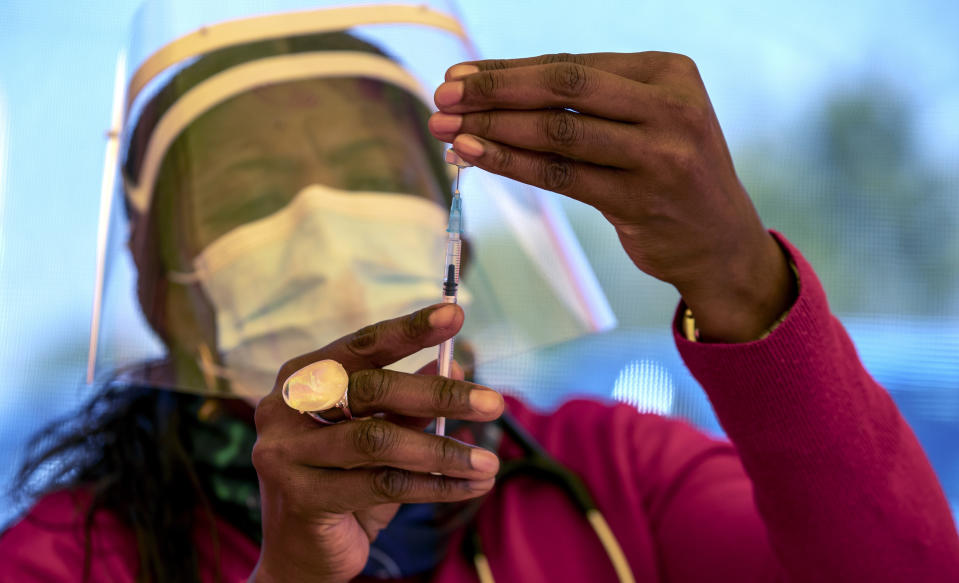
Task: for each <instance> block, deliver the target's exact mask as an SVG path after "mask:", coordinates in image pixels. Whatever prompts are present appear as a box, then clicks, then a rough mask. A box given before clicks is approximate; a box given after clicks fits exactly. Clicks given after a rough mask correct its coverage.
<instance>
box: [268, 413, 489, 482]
mask: <svg viewBox="0 0 959 583" xmlns="http://www.w3.org/2000/svg"><path fill="white" fill-rule="evenodd" d="M311 433H312V435H310V434H309V433H303V434H298V435H296V436H292V437H290V438H288V440H287V444H286V445H287V447H289V448H290V451H291V452H295V453H294V454H293V455H295V456H296V457H295V458H294V459H292V460H291V461H294V462H295V463H299V464H301V465H309V466H313V467H324V468H340V469H356V468H363V467H378V466H390V467H394V468H400V469H403V470H409V471H412V472H425V473H429V472H438V473H441V474H443V475H445V476H451V477H456V478H467V479H472V480H479V479H487V478H492V477H494V476H495V475H496V472H497V471H498V470H499V459H498V458H497V457H496V454H494V453H492V452H490V451H487V450H485V449H482V448H479V447H472V446H469V445H466V444H465V443H463V442H461V441H458V440H456V439H452V438H449V437H439V436H436V435H433V434H430V433H424V432H422V431H417V430H414V429H409V428H406V427H400V426H398V425H394V424H393V423H390V422H389V421H385V420H383V419H376V418H369V419H358V420H356V421H352V422H349V423H339V424H337V425H334V426H330V427H322V428H319V429H318V430H317V431H315V432H311ZM320 437H322V443H323V446H322V447H317V443H318V440H319V439H320Z"/></svg>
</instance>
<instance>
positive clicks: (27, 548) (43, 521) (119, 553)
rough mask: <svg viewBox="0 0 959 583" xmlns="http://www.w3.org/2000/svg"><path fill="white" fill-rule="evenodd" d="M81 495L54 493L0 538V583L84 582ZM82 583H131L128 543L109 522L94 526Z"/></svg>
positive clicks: (133, 558) (132, 556)
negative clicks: (85, 572)
mask: <svg viewBox="0 0 959 583" xmlns="http://www.w3.org/2000/svg"><path fill="white" fill-rule="evenodd" d="M82 498H85V497H84V496H83V495H80V494H76V493H73V492H57V493H54V494H50V495H48V496H45V497H44V498H42V499H41V500H40V501H39V502H37V504H36V505H35V506H34V507H33V508H32V509H31V510H30V512H29V513H28V514H27V515H26V516H24V517H23V518H22V519H21V520H20V521H19V522H18V523H16V524H14V525H13V526H12V527H11V528H10V529H8V530H7V531H6V532H4V533H3V535H2V536H0V581H22V582H23V583H33V582H40V581H43V582H46V581H50V582H52V581H56V582H58V583H61V582H62V583H68V582H74V581H75V582H77V583H80V582H81V581H84V556H85V552H86V549H85V544H84V541H85V535H84V527H83V521H84V514H85V512H84V509H85V508H86V500H85V499H82ZM93 533H94V535H93V538H92V541H91V551H92V556H91V561H90V565H89V568H90V573H89V577H88V578H87V579H86V580H87V581H97V582H101V581H102V582H103V583H127V582H131V581H134V580H135V579H136V577H135V574H136V565H137V554H136V546H135V542H134V541H133V540H132V539H133V537H131V536H129V533H128V531H127V530H126V529H125V528H123V527H122V525H120V524H119V523H118V522H117V521H116V520H115V519H114V518H113V517H112V516H110V515H109V514H107V513H99V514H98V515H97V517H96V520H95V521H94V527H93Z"/></svg>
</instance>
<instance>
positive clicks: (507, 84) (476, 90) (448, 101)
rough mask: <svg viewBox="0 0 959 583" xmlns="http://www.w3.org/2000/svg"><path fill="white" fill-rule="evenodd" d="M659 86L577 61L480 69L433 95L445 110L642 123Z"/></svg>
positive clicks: (440, 88) (446, 83) (652, 103)
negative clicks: (548, 112)
mask: <svg viewBox="0 0 959 583" xmlns="http://www.w3.org/2000/svg"><path fill="white" fill-rule="evenodd" d="M660 93H661V88H659V87H652V86H650V85H646V84H643V83H638V82H636V81H633V80H631V79H627V78H626V77H622V76H619V75H615V74H613V73H607V72H606V71H602V70H600V69H594V68H590V67H586V66H583V65H580V64H575V63H555V64H550V65H537V66H534V67H520V68H517V69H503V70H498V71H480V72H479V73H474V74H472V75H467V76H466V77H462V78H460V79H457V80H454V81H447V82H445V83H443V84H442V85H440V86H439V87H438V88H437V89H436V93H435V94H434V96H433V99H434V101H435V102H436V106H437V108H439V110H440V111H442V112H444V113H467V112H472V111H484V110H490V109H521V110H524V109H545V108H560V109H563V108H565V109H573V110H576V111H579V112H582V113H587V114H590V115H594V116H597V117H603V118H607V119H612V120H618V121H627V122H640V121H642V119H643V112H644V111H647V110H648V109H649V108H650V107H651V106H652V105H654V100H655V99H656V98H657V97H658V95H659V94H660Z"/></svg>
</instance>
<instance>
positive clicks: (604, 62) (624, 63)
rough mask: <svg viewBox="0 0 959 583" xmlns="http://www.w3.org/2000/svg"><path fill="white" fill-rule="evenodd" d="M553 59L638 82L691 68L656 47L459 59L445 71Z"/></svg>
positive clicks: (454, 75) (455, 75)
mask: <svg viewBox="0 0 959 583" xmlns="http://www.w3.org/2000/svg"><path fill="white" fill-rule="evenodd" d="M556 63H573V64H578V65H583V66H584V67H592V68H594V69H600V70H602V71H606V72H607V73H612V74H614V75H620V76H623V77H626V78H628V79H632V80H633V81H639V82H641V83H650V82H653V81H655V80H656V79H658V78H660V77H663V76H665V75H668V74H670V73H673V72H678V71H681V70H689V68H690V65H692V66H693V68H695V63H693V61H692V60H691V59H690V58H689V57H686V56H685V55H679V54H676V53H664V52H658V51H647V52H641V53H585V54H570V53H555V54H549V55H540V56H538V57H526V58H522V59H489V60H483V61H468V62H465V63H459V64H457V65H453V66H452V67H450V68H449V69H448V70H447V71H446V80H447V81H452V80H453V79H459V78H461V77H465V76H466V75H471V74H473V73H478V72H480V71H502V70H505V69H517V68H519V67H531V66H536V65H551V64H556Z"/></svg>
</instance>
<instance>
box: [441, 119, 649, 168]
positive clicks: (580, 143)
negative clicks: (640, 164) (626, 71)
mask: <svg viewBox="0 0 959 583" xmlns="http://www.w3.org/2000/svg"><path fill="white" fill-rule="evenodd" d="M429 126H430V131H431V132H432V133H433V135H434V136H435V137H436V138H438V139H440V140H443V141H446V142H452V141H453V140H454V139H455V137H456V135H457V134H459V133H464V134H472V135H474V136H479V137H481V138H486V139H487V140H492V141H494V142H498V143H501V144H505V145H508V146H513V147H516V148H523V149H526V150H535V151H538V152H549V153H553V154H559V155H561V156H565V157H567V158H572V159H574V160H579V161H583V162H590V163H592V164H599V165H603V166H612V167H616V168H632V167H634V166H636V160H637V152H636V150H637V148H636V143H637V141H638V140H639V139H641V137H642V136H641V135H640V132H641V131H642V130H640V129H639V127H638V126H636V125H634V124H624V123H621V122H615V121H609V120H605V119H601V118H597V117H593V116H590V115H584V114H580V113H575V112H572V111H569V110H566V109H548V110H540V111H483V112H478V113H468V114H465V115H455V114H446V113H435V114H433V115H432V117H431V118H430V124H429ZM447 128H455V129H454V130H453V131H444V130H446V129H447Z"/></svg>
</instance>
